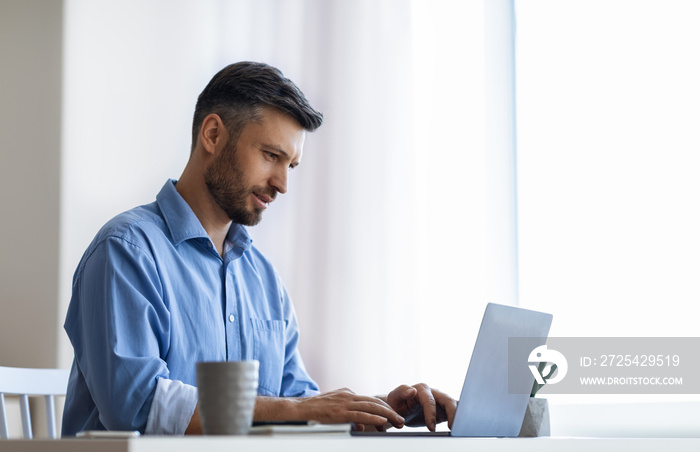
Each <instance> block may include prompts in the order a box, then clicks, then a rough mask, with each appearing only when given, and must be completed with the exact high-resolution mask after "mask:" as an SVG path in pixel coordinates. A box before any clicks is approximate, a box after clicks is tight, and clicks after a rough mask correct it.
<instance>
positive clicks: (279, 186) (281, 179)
mask: <svg viewBox="0 0 700 452" xmlns="http://www.w3.org/2000/svg"><path fill="white" fill-rule="evenodd" d="M288 176H289V171H287V168H281V169H279V170H277V171H275V173H274V175H273V176H272V179H271V180H270V185H272V186H273V187H274V188H275V190H277V192H279V193H282V194H285V193H287V177H288Z"/></svg>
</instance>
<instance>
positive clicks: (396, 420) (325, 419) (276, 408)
mask: <svg viewBox="0 0 700 452" xmlns="http://www.w3.org/2000/svg"><path fill="white" fill-rule="evenodd" d="M255 420H266V421H270V420H285V421H293V420H313V421H319V422H321V423H324V424H337V423H345V422H353V423H355V425H356V426H357V428H358V429H359V430H363V429H364V426H365V425H374V426H382V425H384V424H387V423H389V424H391V425H393V426H394V427H397V428H401V427H403V425H404V419H403V417H402V416H400V415H399V414H398V413H396V411H394V410H393V409H392V408H391V407H390V406H389V405H388V404H387V403H386V401H384V400H382V399H381V398H378V397H367V396H361V395H357V394H355V393H354V392H352V391H351V390H350V389H347V388H345V389H338V390H336V391H331V392H326V393H324V394H320V395H317V396H312V397H306V398H300V399H285V398H277V399H276V398H271V397H258V399H257V401H256V406H255Z"/></svg>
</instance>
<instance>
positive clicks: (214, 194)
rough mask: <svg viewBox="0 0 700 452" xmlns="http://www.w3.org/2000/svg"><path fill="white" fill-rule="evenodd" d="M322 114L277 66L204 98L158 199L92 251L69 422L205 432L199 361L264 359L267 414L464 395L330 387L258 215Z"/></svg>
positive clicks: (82, 278)
mask: <svg viewBox="0 0 700 452" xmlns="http://www.w3.org/2000/svg"><path fill="white" fill-rule="evenodd" d="M321 122H322V115H321V114H320V113H319V112H317V111H316V110H314V109H313V108H312V107H311V106H310V105H309V103H308V101H307V100H306V98H305V97H304V95H303V94H302V93H301V91H300V90H299V89H298V88H297V87H296V86H295V85H294V84H293V83H292V82H291V81H290V80H288V79H286V78H284V77H283V75H282V74H281V73H280V72H279V71H278V70H277V69H275V68H272V67H270V66H267V65H265V64H259V63H249V62H244V63H237V64H233V65H230V66H228V67H226V68H224V69H223V70H221V71H220V72H219V73H218V74H217V75H215V76H214V78H213V79H212V80H211V81H210V82H209V84H208V85H207V87H206V88H205V89H204V91H203V92H202V93H201V94H200V96H199V98H198V101H197V105H196V108H195V114H194V121H193V128H192V149H191V154H190V159H189V161H188V163H187V165H186V167H185V169H184V171H183V173H182V176H181V177H180V179H179V180H178V181H173V180H171V181H168V182H166V184H165V186H164V187H163V189H162V190H161V191H160V193H159V194H158V196H157V197H156V201H155V202H154V203H152V204H148V205H145V206H141V207H137V208H135V209H132V210H130V211H128V212H125V213H123V214H121V215H118V216H117V217H115V218H114V219H112V220H110V221H109V222H108V223H107V224H106V225H105V226H104V227H103V228H102V229H101V230H100V231H99V232H98V234H97V236H96V237H95V239H94V240H93V242H92V243H91V244H90V246H89V247H88V249H87V250H86V252H85V254H84V255H83V258H82V259H81V261H80V264H79V265H78V268H77V270H76V273H75V276H74V279H73V295H72V298H71V302H70V306H69V308H68V313H67V316H66V323H65V329H66V332H67V333H68V336H69V338H70V340H71V343H72V345H73V349H74V352H75V358H74V361H73V367H72V370H71V376H70V380H69V384H68V392H67V395H66V403H65V409H64V415H63V434H64V435H74V434H76V433H77V432H79V431H81V430H95V429H97V430H101V429H107V430H139V431H141V432H144V433H153V434H182V433H200V432H201V425H200V422H199V412H198V410H197V390H196V387H195V384H196V375H195V363H196V362H197V361H225V360H231V361H234V360H244V359H257V360H258V361H260V372H259V374H260V377H259V378H260V380H259V391H258V392H259V397H258V399H257V402H256V408H255V414H254V418H255V419H256V420H318V421H321V422H354V423H356V424H358V425H359V426H360V428H363V427H364V426H376V427H379V428H382V427H383V426H384V425H386V424H391V425H394V426H396V427H402V426H403V424H404V417H403V416H405V415H406V414H408V413H409V411H411V410H412V409H414V408H416V407H422V408H423V410H424V413H425V424H426V425H428V427H429V428H431V429H434V428H435V424H436V420H437V419H436V412H437V410H436V406H437V407H439V408H444V409H445V411H446V413H447V418H448V420H449V422H450V423H451V420H452V416H453V415H454V410H455V408H456V403H455V401H454V400H452V399H451V398H450V397H449V396H447V395H445V394H443V393H441V392H439V391H436V390H431V389H430V388H429V387H427V386H426V385H422V384H421V385H416V386H414V387H409V386H400V387H398V388H396V389H395V390H394V391H392V392H391V393H389V394H388V395H387V396H384V397H366V396H360V395H356V394H354V393H352V392H351V391H350V390H347V389H343V390H338V391H332V392H328V393H323V394H321V393H319V389H318V386H317V385H316V383H315V382H314V381H313V380H312V379H311V377H310V376H309V375H308V374H307V372H306V369H305V368H304V365H303V362H302V360H301V357H300V355H299V351H298V349H297V343H298V338H299V331H298V327H297V321H296V317H295V314H294V308H293V306H292V302H291V300H290V298H289V296H288V294H287V291H286V289H285V287H284V285H283V284H282V282H281V281H280V278H279V276H278V275H277V273H276V271H275V269H274V268H273V266H272V265H271V264H270V262H269V261H268V260H267V259H266V258H265V257H264V256H263V255H262V254H261V253H260V252H259V251H258V250H257V249H256V248H255V247H253V246H252V245H251V242H252V241H251V239H250V237H249V235H248V232H247V230H246V227H245V226H252V225H255V224H257V223H258V222H259V221H260V220H261V217H262V213H263V212H264V211H265V210H266V209H267V208H268V206H269V205H270V203H272V202H273V201H274V200H275V198H276V196H277V194H279V193H282V194H284V193H286V191H287V176H288V172H289V170H290V169H292V168H294V167H296V166H297V165H298V164H299V162H300V161H301V157H302V148H303V146H304V139H305V136H306V132H307V131H308V132H311V131H313V130H315V129H316V128H318V127H319V126H320V125H321Z"/></svg>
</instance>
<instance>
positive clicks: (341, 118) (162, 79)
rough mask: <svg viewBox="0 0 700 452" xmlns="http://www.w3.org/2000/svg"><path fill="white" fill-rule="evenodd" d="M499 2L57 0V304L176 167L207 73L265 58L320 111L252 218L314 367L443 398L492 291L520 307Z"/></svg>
mask: <svg viewBox="0 0 700 452" xmlns="http://www.w3.org/2000/svg"><path fill="white" fill-rule="evenodd" d="M485 5H490V6H487V7H486V10H485ZM493 5H497V6H501V7H503V6H504V5H505V9H504V10H498V9H494V6H493ZM509 5H511V2H510V1H499V2H482V1H467V2H463V1H448V0H439V1H413V2H409V1H404V0H382V1H370V0H362V1H326V0H293V1H290V0H285V1H281V0H280V1H274V0H267V1H260V0H237V1H215V0H209V1H201V2H197V3H196V4H195V3H194V2H172V1H160V0H159V1H147V2H136V1H132V2H123V1H121V2H92V1H88V0H66V23H65V27H66V43H65V53H66V69H65V73H66V77H65V81H64V84H65V87H64V93H65V97H66V98H65V104H66V107H65V110H66V113H65V116H64V146H63V147H64V154H65V155H64V159H63V165H64V170H63V180H64V189H63V193H62V199H63V204H64V205H63V212H64V220H63V228H62V249H63V253H62V282H63V284H64V286H63V287H62V294H63V299H64V300H65V302H66V303H67V299H68V297H69V294H70V275H71V274H72V272H73V270H74V267H75V264H76V263H77V261H78V259H79V257H80V254H81V253H82V250H83V249H84V247H85V246H86V244H87V243H88V242H89V240H90V238H91V237H92V235H93V234H94V232H95V231H96V230H97V228H99V226H100V225H101V224H102V223H103V222H104V221H105V220H106V219H108V218H109V217H110V216H112V215H114V214H116V213H118V212H119V211H121V210H124V209H126V208H129V207H130V206H132V205H134V204H136V203H141V202H148V201H149V200H150V199H151V198H152V197H153V196H154V195H155V193H156V192H157V190H158V188H159V187H160V185H161V184H162V183H163V182H164V180H165V178H167V177H177V176H178V175H179V173H180V171H181V168H182V166H183V165H184V162H185V160H186V158H187V155H188V149H189V139H188V137H189V127H190V117H191V112H192V109H193V107H194V102H195V99H196V95H197V94H198V92H199V91H200V90H201V89H202V88H203V87H204V85H205V84H206V82H207V81H208V80H209V78H210V77H211V76H212V75H213V74H214V73H215V72H216V71H217V70H218V69H220V68H221V67H223V66H224V65H226V64H228V63H231V62H234V61H239V60H246V59H250V60H260V61H265V62H268V63H270V64H272V65H275V66H277V67H279V68H280V69H281V70H282V71H283V72H284V73H285V75H287V76H288V77H289V78H291V79H292V80H294V81H295V82H296V83H297V84H298V85H299V86H300V87H301V88H302V90H303V91H304V92H305V93H306V94H307V97H308V98H309V99H310V101H311V103H312V104H313V105H314V106H316V107H317V108H318V109H320V110H322V111H323V112H324V115H325V122H324V125H323V126H322V127H321V129H319V130H318V131H317V132H315V133H313V134H311V135H310V136H309V137H308V139H307V145H306V149H305V155H304V157H303V159H302V164H301V165H300V166H299V168H298V169H296V170H294V171H293V173H292V176H291V180H290V187H289V193H288V194H287V195H285V196H281V197H280V198H278V201H277V202H275V205H274V207H273V208H272V209H270V211H269V212H267V213H266V214H265V217H264V219H263V222H262V223H261V224H260V225H259V226H257V227H255V228H253V229H252V233H253V236H254V240H255V244H256V245H257V246H258V247H259V248H260V249H261V250H263V252H265V253H266V254H267V255H268V256H269V257H270V258H271V259H272V260H273V262H274V263H275V264H276V266H277V268H278V270H279V271H280V273H281V275H282V277H283V279H284V280H285V282H286V285H287V287H288V289H289V291H290V293H291V295H292V297H293V299H294V301H295V305H296V308H297V314H298V317H299V321H300V324H301V328H302V339H301V348H302V353H303V356H304V358H305V361H306V364H307V367H308V368H309V370H310V372H311V374H312V375H313V376H314V377H315V378H316V379H317V380H318V381H319V383H320V384H321V386H322V389H324V390H329V389H334V388H337V387H342V386H349V387H351V388H353V389H354V390H356V391H358V392H363V393H379V392H383V391H387V390H389V389H391V388H392V387H393V386H395V385H397V384H400V383H416V382H418V381H419V380H426V381H427V382H428V383H430V384H432V385H434V386H437V387H441V388H442V389H444V390H447V391H449V392H451V393H453V394H454V395H455V396H457V395H458V393H459V390H460V389H461V383H462V379H463V377H464V373H465V372H466V368H467V364H468V361H469V356H470V354H471V349H472V346H473V342H474V339H475V337H476V330H477V328H478V325H479V323H480V319H481V314H482V312H483V309H484V306H485V304H486V302H488V301H496V302H501V303H516V302H517V300H516V293H517V278H516V275H517V271H516V265H515V262H516V261H515V255H516V254H515V220H514V206H515V204H514V203H515V198H514V178H513V163H514V162H513V140H512V139H506V140H497V139H494V137H497V136H499V134H500V133H504V134H506V135H508V134H509V133H512V117H509V116H508V115H509V114H508V112H507V111H506V113H503V112H497V113H493V110H492V111H491V113H488V114H487V108H486V105H487V104H489V103H488V98H489V96H491V97H493V93H500V92H501V91H500V90H499V89H498V87H497V86H496V85H494V83H502V82H501V81H499V82H493V80H501V79H500V78H499V77H493V75H494V72H499V71H502V70H507V69H503V67H502V65H499V64H493V63H488V64H487V59H486V58H485V55H486V53H487V50H485V49H486V48H487V47H488V46H494V45H496V46H498V45H502V43H501V44H498V43H496V44H493V41H494V39H493V35H491V37H490V38H489V37H488V34H487V33H486V25H485V23H486V20H485V18H489V17H490V18H491V19H493V18H494V17H501V18H502V19H503V18H505V20H495V22H497V23H500V25H499V26H504V27H506V30H507V28H508V27H509V26H510V25H509V22H508V19H509V18H510V15H509V12H508V6H509ZM511 13H512V9H511ZM491 22H494V21H493V20H491ZM506 41H507V39H506ZM489 43H491V44H489ZM489 68H490V69H489ZM489 71H491V74H490V75H491V77H489V74H488V72H489ZM489 83H491V84H490V85H489ZM504 83H506V84H507V83H508V82H507V79H506V82H504ZM501 97H503V96H501ZM505 97H506V102H505V103H506V104H507V98H508V96H507V95H506V96H505ZM499 105H501V104H499ZM506 110H507V108H506ZM88 112H89V113H91V114H89V115H86V113H88ZM95 112H99V114H95ZM497 124H500V125H497ZM489 137H490V138H489ZM62 341H63V342H62V345H61V348H60V353H61V356H62V360H63V362H64V363H65V362H67V361H68V360H69V358H70V348H69V347H68V346H67V344H66V343H65V340H64V339H62Z"/></svg>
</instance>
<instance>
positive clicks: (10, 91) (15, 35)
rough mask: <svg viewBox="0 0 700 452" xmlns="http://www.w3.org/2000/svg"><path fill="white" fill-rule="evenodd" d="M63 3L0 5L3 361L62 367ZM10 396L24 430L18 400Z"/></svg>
mask: <svg viewBox="0 0 700 452" xmlns="http://www.w3.org/2000/svg"><path fill="white" fill-rule="evenodd" d="M62 10H63V2H62V1H59V0H56V1H51V2H48V1H41V0H3V1H2V2H0V61H1V62H2V63H0V212H1V213H0V366H17V367H53V366H55V365H56V364H57V355H56V337H57V335H58V334H59V332H58V324H57V322H56V319H57V318H58V317H60V314H59V308H58V296H57V288H58V261H59V224H60V220H59V217H60V212H59V196H60V190H59V188H60V176H61V174H60V137H61V65H62V61H61V59H62V31H63V19H62ZM7 402H8V406H7V415H8V424H9V433H10V436H11V437H19V436H20V435H21V432H20V426H21V422H20V420H19V404H18V403H17V400H16V399H14V398H7ZM32 402H34V401H33V400H32ZM59 404H60V403H59ZM40 405H41V404H37V406H34V403H32V409H33V410H35V409H38V410H37V411H36V414H37V415H38V416H39V417H41V418H42V419H43V417H42V415H43V410H42V409H41V408H40V407H39V406H40ZM34 432H35V436H37V437H41V436H45V435H46V429H45V425H44V423H39V422H36V423H35V429H34Z"/></svg>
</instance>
